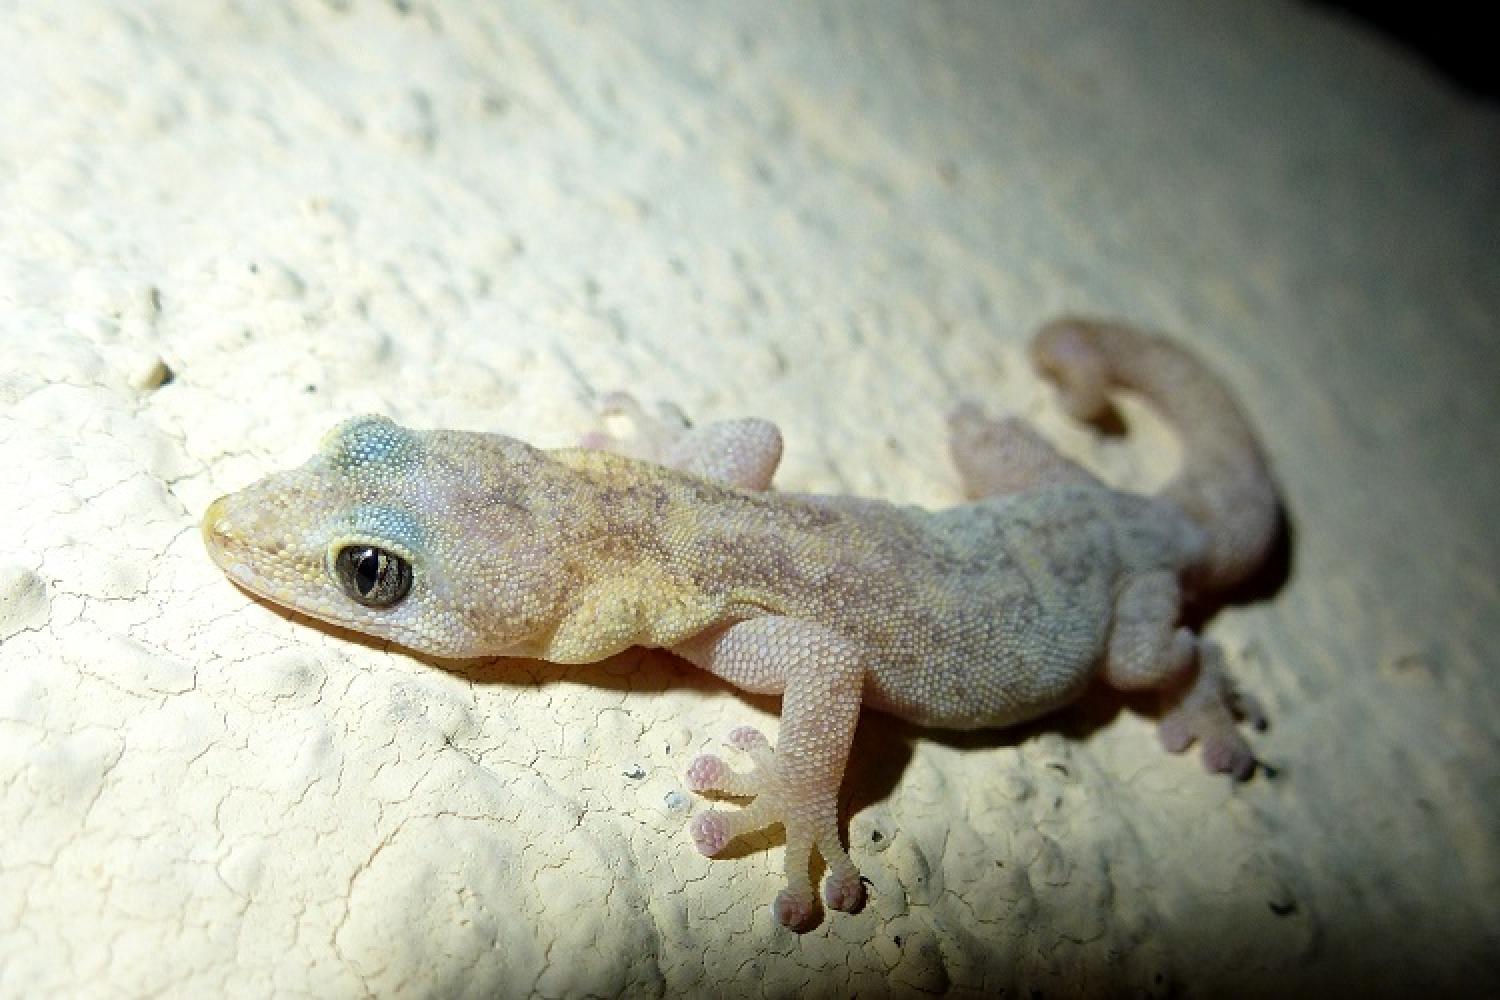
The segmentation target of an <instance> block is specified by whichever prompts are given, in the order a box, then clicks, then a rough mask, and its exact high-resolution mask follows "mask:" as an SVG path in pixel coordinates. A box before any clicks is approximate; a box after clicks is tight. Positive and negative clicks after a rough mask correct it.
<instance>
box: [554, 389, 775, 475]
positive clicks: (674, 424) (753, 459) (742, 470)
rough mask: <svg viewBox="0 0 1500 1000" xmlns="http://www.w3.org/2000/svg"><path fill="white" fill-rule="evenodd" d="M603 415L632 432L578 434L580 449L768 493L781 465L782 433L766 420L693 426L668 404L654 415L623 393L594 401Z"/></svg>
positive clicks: (602, 430)
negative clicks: (623, 421) (616, 419)
mask: <svg viewBox="0 0 1500 1000" xmlns="http://www.w3.org/2000/svg"><path fill="white" fill-rule="evenodd" d="M599 412H600V415H601V416H603V417H625V418H626V419H628V420H629V421H630V423H631V433H630V434H628V435H624V436H616V435H613V434H610V433H609V432H608V431H606V430H604V429H603V428H600V429H598V430H594V431H590V432H589V433H587V434H585V435H583V438H582V440H581V441H579V444H580V445H581V446H582V447H584V448H595V449H598V450H600V451H612V452H614V453H616V454H618V455H627V456H629V457H630V458H640V459H644V460H646V461H648V462H655V463H656V464H657V465H665V466H666V467H667V468H669V469H676V470H677V471H679V472H686V473H687V474H689V475H692V476H699V477H701V478H703V479H711V480H714V481H715V482H720V483H727V484H728V485H730V486H737V487H739V488H740V489H742V490H756V491H760V490H768V489H770V488H771V477H772V476H773V475H775V473H776V466H777V465H778V464H779V463H780V462H781V431H779V430H777V428H776V425H775V424H773V423H771V422H770V421H769V420H761V419H760V418H758V417H742V418H740V419H738V420H717V421H715V422H713V423H710V424H703V425H702V426H699V427H694V426H693V424H692V423H691V422H690V421H689V420H688V418H687V416H686V415H685V414H684V413H683V412H682V410H680V409H679V408H678V407H676V406H675V405H673V404H671V403H661V404H659V405H658V406H657V414H656V415H653V414H651V413H648V412H646V408H645V407H643V406H642V405H641V404H640V403H639V402H637V401H636V399H635V397H634V396H632V395H630V394H629V393H627V392H611V393H609V394H608V395H606V396H605V397H604V398H603V399H602V400H600V403H599Z"/></svg>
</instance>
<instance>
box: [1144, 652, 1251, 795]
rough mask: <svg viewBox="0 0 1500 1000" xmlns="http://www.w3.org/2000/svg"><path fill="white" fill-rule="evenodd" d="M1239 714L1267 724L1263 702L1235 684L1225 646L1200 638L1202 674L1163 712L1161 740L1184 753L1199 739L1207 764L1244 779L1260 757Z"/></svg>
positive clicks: (1199, 748) (1208, 768)
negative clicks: (1242, 731) (1244, 732)
mask: <svg viewBox="0 0 1500 1000" xmlns="http://www.w3.org/2000/svg"><path fill="white" fill-rule="evenodd" d="M1240 720H1244V721H1246V722H1248V723H1250V724H1251V725H1252V726H1254V727H1255V728H1256V729H1264V728H1266V716H1265V712H1264V711H1263V710H1262V708H1261V706H1260V704H1259V703H1258V702H1257V701H1256V700H1255V699H1254V698H1252V697H1250V696H1249V695H1247V694H1243V693H1241V692H1240V691H1238V690H1236V689H1235V686H1234V682H1233V681H1232V680H1230V678H1229V673H1228V671H1226V670H1225V668H1224V654H1223V651H1222V650H1221V649H1220V648H1219V647H1218V646H1217V645H1216V644H1214V643H1211V642H1200V643H1199V647H1198V676H1197V677H1196V678H1195V679H1194V680H1193V683H1192V685H1191V686H1190V687H1189V688H1188V689H1187V690H1186V691H1185V692H1184V693H1183V694H1182V696H1181V697H1180V698H1179V700H1178V701H1177V703H1176V704H1175V705H1174V706H1173V707H1172V708H1171V710H1169V711H1168V712H1167V714H1166V715H1164V716H1162V720H1161V724H1160V727H1159V728H1158V730H1157V732H1158V735H1159V736H1160V737H1161V742H1162V746H1164V747H1166V749H1167V751H1168V752H1170V753H1181V752H1182V751H1184V750H1186V749H1187V748H1188V747H1190V746H1192V745H1193V744H1194V743H1197V744H1198V751H1199V754H1200V755H1201V757H1202V760H1203V766H1204V768H1205V769H1206V770H1209V771H1213V772H1222V773H1227V774H1230V775H1233V776H1234V778H1235V779H1236V780H1238V781H1244V780H1246V779H1248V778H1249V777H1250V776H1251V775H1253V774H1254V773H1255V767H1256V764H1257V761H1256V758H1255V753H1254V751H1252V750H1251V749H1250V744H1249V743H1247V742H1246V741H1245V738H1244V737H1243V736H1242V735H1240V731H1239V726H1238V725H1237V723H1238V722H1239V721H1240Z"/></svg>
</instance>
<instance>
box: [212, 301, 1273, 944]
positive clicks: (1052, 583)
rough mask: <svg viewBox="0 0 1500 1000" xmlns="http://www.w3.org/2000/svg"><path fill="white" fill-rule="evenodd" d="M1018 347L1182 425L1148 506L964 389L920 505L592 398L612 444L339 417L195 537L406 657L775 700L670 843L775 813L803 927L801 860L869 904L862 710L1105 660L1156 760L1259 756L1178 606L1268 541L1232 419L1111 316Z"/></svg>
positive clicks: (1213, 386)
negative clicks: (986, 409)
mask: <svg viewBox="0 0 1500 1000" xmlns="http://www.w3.org/2000/svg"><path fill="white" fill-rule="evenodd" d="M1032 357H1033V360H1034V361H1035V362H1036V364H1037V366H1038V368H1039V369H1040V370H1041V371H1042V372H1043V373H1044V374H1046V375H1047V376H1048V377H1050V378H1052V379H1053V380H1054V381H1055V382H1057V383H1058V385H1059V388H1060V389H1061V391H1062V393H1063V399H1064V401H1065V403H1066V404H1067V405H1068V407H1069V409H1070V411H1071V412H1073V413H1074V414H1075V415H1078V416H1080V417H1082V418H1094V417H1097V416H1099V415H1100V414H1101V413H1102V412H1104V411H1105V410H1106V409H1107V399H1106V393H1107V391H1108V390H1109V389H1110V388H1111V387H1113V386H1124V387H1128V388H1131V389H1133V390H1136V391H1138V392H1140V393H1141V394H1143V395H1144V396H1145V397H1146V398H1148V399H1149V400H1151V401H1152V402H1153V403H1155V404H1156V405H1157V406H1158V407H1159V408H1160V409H1161V410H1162V412H1163V413H1165V414H1166V415H1167V416H1168V418H1169V419H1171V420H1172V421H1174V422H1175V423H1176V424H1177V426H1178V427H1179V429H1180V430H1181V431H1182V434H1183V439H1184V445H1185V448H1184V455H1185V457H1184V462H1183V468H1182V471H1181V473H1180V474H1179V476H1178V477H1177V478H1176V479H1175V480H1174V481H1173V482H1172V483H1171V484H1170V485H1169V486H1168V487H1167V488H1166V489H1165V490H1164V492H1163V495H1162V496H1161V497H1159V498H1153V497H1142V496H1138V495H1134V494H1128V493H1121V492H1116V491H1114V490H1111V489H1109V488H1108V487H1106V486H1104V485H1103V484H1102V483H1100V482H1099V481H1098V480H1097V479H1095V478H1094V477H1093V476H1092V475H1091V474H1089V473H1088V472H1086V471H1085V470H1083V469H1082V468H1081V467H1079V466H1077V465H1075V464H1074V463H1072V462H1070V461H1069V460H1067V459H1066V458H1063V457H1062V456H1061V455H1059V454H1058V453H1057V452H1055V451H1054V450H1053V449H1052V448H1051V446H1050V445H1048V444H1047V443H1046V442H1045V441H1043V440H1042V439H1041V438H1040V437H1038V436H1037V435H1036V434H1035V433H1034V432H1033V431H1032V430H1031V429H1030V428H1029V427H1027V426H1026V425H1024V424H1022V423H1021V422H1019V421H1016V420H999V421H996V420H990V419H987V418H986V417H984V416H983V414H982V413H980V412H979V410H978V409H977V408H975V407H973V406H964V407H961V408H960V409H959V410H958V411H957V412H956V413H955V414H954V415H953V417H952V419H951V428H950V429H951V433H952V450H953V456H954V460H955V464H956V465H957V467H958V469H959V471H960V473H961V475H962V477H963V480H964V482H965V485H966V487H967V489H968V491H969V492H970V494H971V495H974V496H979V497H982V499H979V500H977V501H976V502H974V503H971V504H967V505H964V506H961V507H956V508H953V509H951V510H946V511H940V512H928V511H924V510H920V509H917V508H912V507H897V506H893V505H890V504H887V503H884V502H882V501H878V500H863V499H856V498H851V497H825V496H810V495H796V494H783V493H774V492H769V491H768V490H769V486H770V481H771V476H772V473H773V472H774V471H775V468H776V463H777V461H778V459H779V457H780V452H781V438H780V435H779V433H778V432H777V430H776V428H775V427H774V426H772V425H771V424H769V423H767V422H765V421H761V420H737V421H729V422H725V423H717V424H710V425H707V426H705V427H702V428H697V429H693V428H690V427H688V425H687V422H686V421H685V420H684V419H683V418H682V417H681V415H680V414H679V413H677V412H676V411H675V410H671V409H667V410H666V411H664V415H663V416H662V417H653V416H649V415H647V414H646V413H644V412H642V411H641V410H640V408H639V407H638V406H637V405H636V404H635V403H634V401H633V400H631V399H629V397H625V396H615V397H611V398H610V399H609V400H608V401H607V407H608V409H609V410H610V411H612V412H615V413H622V414H624V415H626V416H630V417H633V418H634V423H635V427H636V431H637V432H636V433H635V434H634V435H632V436H631V437H630V438H629V439H625V440H620V439H616V438H613V437H611V436H609V435H607V434H604V433H602V432H601V433H596V434H593V435H591V436H590V437H589V438H587V439H586V440H585V444H586V445H588V447H581V448H572V449H560V450H556V451H550V452H543V451H539V450H537V449H534V448H531V447H530V446H528V445H525V444H523V443H521V442H519V441H516V440H513V439H511V438H506V437H502V436H499V435H487V434H470V433H460V432H453V431H412V430H406V429H404V428H401V427H398V426H397V425H395V424H393V423H391V422H390V421H388V420H385V419H383V418H379V417H362V418H357V419H355V420H351V421H347V422H345V423H343V424H341V425H339V426H338V427H336V428H335V429H334V430H333V431H332V432H330V433H329V434H328V436H327V437H326V438H325V439H324V441H323V444H322V446H321V448H320V450H319V453H318V454H317V455H316V456H315V457H314V458H312V459H311V460H310V461H309V462H308V463H307V464H305V465H304V466H302V467H301V468H298V469H294V470H291V471H288V472H284V473H281V474H278V475H274V476H271V477H269V478H267V479H265V480H262V481H261V482H259V483H257V484H255V485H253V486H251V487H249V488H248V489H245V490H243V491H241V492H239V493H235V494H231V495H229V496H226V497H223V498H222V499H220V500H218V501H216V502H215V503H214V504H213V505H212V506H211V507H210V508H209V510H208V512H207V514H206V515H205V516H204V521H203V534H204V539H205V541H206V543H207V545H208V549H209V551H210V553H211V554H212V555H213V558H214V560H215V561H216V562H217V563H218V564H219V565H220V566H221V567H222V568H223V569H224V571H225V572H226V573H227V574H228V575H229V576H230V577H231V579H233V580H234V581H235V582H237V583H239V584H240V585H242V586H244V587H245V588H246V589H248V590H250V591H252V592H254V593H256V594H259V595H261V596H264V597H266V598H269V599H270V600H272V601H275V602H277V603H279V604H282V605H285V606H287V607H290V608H293V609H296V610H297V611H300V612H303V613H305V614H308V615H312V616H314V617H317V618H321V619H324V620H327V621H330V622H334V623H336V624H339V625H343V626H346V627H350V628H354V629H358V630H360V631H363V632H367V633H370V634H372V635H376V636H381V637H384V638H388V639H391V640H394V641H395V642H397V643H400V644H402V645H405V646H407V647H410V648H412V649H416V650H420V651H423V652H427V653H432V654H437V655H441V656H450V657H470V656H493V655H507V656H530V657H538V658H542V659H547V660H553V661H556V662H563V663H577V662H592V661H595V660H600V659H603V658H605V657H607V656H610V655H612V654H614V653H616V652H618V651H620V650H621V649H624V648H626V647H628V646H632V645H640V646H651V647H660V648H665V649H669V650H671V651H673V652H675V653H677V654H679V655H681V656H683V657H684V658H686V659H687V660H689V661H690V662H692V663H694V664H696V665H697V666H699V667H702V668H703V669H705V670H708V671H710V672H712V673H714V674H716V675H718V676H719V677H722V678H724V679H725V680H727V681H729V682H730V683H731V684H734V685H736V686H738V687H740V688H743V689H745V690H747V691H753V692H759V693H764V694H779V695H781V698H782V710H781V728H780V734H779V739H778V746H777V748H776V749H774V750H773V749H772V748H771V746H770V744H769V743H768V741H767V740H766V738H765V737H764V736H762V735H761V734H760V733H758V732H756V731H754V730H751V729H739V730H736V731H735V732H734V733H733V734H731V737H730V743H731V745H732V746H734V747H736V748H738V749H739V750H742V751H744V752H745V753H746V754H747V755H748V757H749V758H750V761H751V763H752V765H753V766H752V769H751V770H750V771H748V772H744V773H741V772H737V771H733V770H731V769H730V768H729V767H728V766H727V765H725V763H724V762H723V761H721V760H720V759H719V758H717V757H713V756H702V757H699V758H697V759H696V760H694V761H693V762H692V764H691V766H690V767H689V769H688V782H689V784H690V786H691V787H692V788H693V789H695V790H697V791H711V792H717V793H721V794H727V795H731V796H742V797H748V798H750V800H751V801H750V803H749V805H748V806H747V807H745V808H743V809H740V810H738V811H733V812H721V811H717V810H709V811H706V812H703V813H701V814H700V815H699V816H698V817H697V818H696V819H695V820H694V822H693V824H692V835H693V839H694V841H695V842H696V844H697V846H698V848H699V850H701V851H702V852H703V853H705V854H709V855H712V854H716V853H718V852H719V851H720V850H721V849H722V848H723V847H724V846H725V845H726V844H727V843H728V842H729V841H731V840H733V839H734V838H735V837H737V836H739V835H740V834H742V833H746V832H749V831H752V830H755V829H759V828H761V827H764V826H768V825H772V824H777V823H779V824H781V825H782V826H783V827H784V828H785V832H786V888H785V889H783V890H782V891H781V893H780V894H779V895H778V896H777V898H776V901H775V904H774V906H773V911H774V913H775V916H776V919H777V920H779V921H780V922H781V923H783V924H785V925H786V926H788V927H791V928H794V929H798V930H801V929H805V928H806V927H807V926H808V925H809V924H810V923H811V922H812V921H813V919H814V916H815V909H816V907H815V894H814V892H813V886H812V883H811V880H810V877H809V869H810V865H811V861H812V858H811V853H812V851H813V850H817V852H818V853H819V854H820V855H821V856H822V858H823V860H824V861H825V863H826V864H827V866H828V877H827V880H826V882H825V884H824V900H825V902H826V903H827V905H828V906H830V907H832V908H835V909H841V910H852V909H854V908H856V907H857V906H858V905H859V904H860V902H861V901H862V899H863V895H864V887H863V883H862V881H861V879H860V875H859V872H858V870H857V869H856V868H855V867H854V864H853V863H852V862H851V861H850V859H849V857H848V855H847V854H846V853H845V852H844V849H843V847H842V846H841V845H840V840H839V833H838V817H837V803H838V795H839V786H840V783H841V781H842V778H843V773H844V767H845V764H846V763H847V761H848V757H849V748H850V744H851V741H852V738H853V735H854V728H855V723H856V721H857V719H858V715H859V708H860V704H861V702H863V703H864V704H867V705H871V706H872V707H875V708H879V709H882V710H884V711H887V712H891V713H894V714H896V715H898V716H901V717H902V718H905V719H910V720H913V721H915V722H918V723H921V724H924V725H930V726H936V727H945V728H958V729H973V728H982V727H993V726H1004V725H1008V724H1011V723H1015V722H1019V721H1022V720H1025V719H1030V718H1033V717H1035V716H1038V715H1041V714H1043V713H1046V712H1049V711H1051V710H1053V709H1055V708H1057V707H1059V706H1061V705H1064V704H1066V703H1068V702H1069V701H1071V700H1073V699H1074V698H1076V697H1077V696H1078V695H1079V694H1080V693H1081V692H1082V691H1083V689H1084V688H1085V687H1086V686H1087V685H1088V684H1089V682H1090V681H1091V679H1092V678H1094V677H1095V676H1101V677H1102V678H1103V679H1104V680H1105V681H1106V682H1107V683H1109V684H1110V685H1112V686H1114V687H1117V688H1121V689H1126V690H1142V689H1159V690H1162V691H1165V692H1169V693H1170V697H1171V698H1172V707H1171V708H1170V710H1169V711H1167V713H1166V714H1165V716H1164V717H1163V720H1162V725H1161V732H1162V739H1163V742H1164V743H1165V744H1166V745H1167V747H1168V749H1171V750H1174V751H1176V750H1181V749H1183V748H1185V747H1186V746H1188V745H1189V744H1191V743H1193V742H1197V743H1198V744H1199V745H1200V747H1201V748H1202V752H1203V759H1204V762H1205V764H1206V765H1207V766H1208V767H1209V768H1210V769H1212V770H1218V771H1228V772H1231V773H1233V774H1235V775H1237V776H1239V777H1246V776H1248V775H1249V774H1250V773H1251V771H1253V769H1254V764H1255V758H1254V757H1253V756H1252V754H1251V752H1250V750H1249V747H1248V746H1247V745H1246V743H1245V742H1244V740H1243V739H1242V738H1241V736H1240V734H1239V732H1238V730H1237V728H1236V719H1237V717H1242V716H1246V715H1250V716H1256V715H1257V714H1258V713H1257V712H1256V710H1255V709H1254V708H1253V706H1252V705H1250V704H1249V703H1248V702H1246V701H1244V700H1243V699H1240V698H1238V697H1237V696H1236V694H1235V692H1234V689H1233V686H1232V685H1231V684H1230V683H1229V680H1228V677H1227V675H1225V673H1224V671H1223V667H1222V657H1221V656H1219V655H1218V652H1217V650H1216V649H1215V648H1214V647H1213V646H1212V645H1210V644H1208V643H1206V642H1203V641H1202V640H1200V639H1198V637H1197V636H1195V635H1194V634H1193V633H1192V632H1191V631H1189V630H1188V629H1187V628H1185V627H1182V626H1181V625H1180V624H1179V620H1178V619H1179V616H1180V611H1181V603H1182V599H1183V594H1184V588H1185V587H1186V588H1191V589H1192V592H1193V596H1195V597H1197V598H1201V597H1202V596H1204V595H1208V594H1211V593H1212V592H1214V591H1217V590H1221V589H1222V588H1225V587H1228V586H1231V585H1233V584H1234V583H1236V582H1238V581H1240V580H1241V579H1243V578H1244V577H1245V576H1246V575H1247V574H1248V573H1250V572H1252V571H1253V570H1254V569H1255V568H1256V567H1257V566H1258V565H1259V564H1260V563H1261V561H1262V560H1263V558H1264V556H1265V554H1266V552H1267V550H1268V548H1269V546H1270V545H1271V543H1272V541H1273V540H1274V535H1275V532H1276V530H1277V525H1278V509H1277V499H1276V491H1275V488H1274V485H1273V482H1272V480H1271V477H1270V475H1269V473H1268V471H1267V468H1266V464H1265V461H1264V459H1263V457H1262V455H1261V452H1260V450H1259V447H1258V446H1257V444H1256V442H1255V440H1254V437H1253V435H1252V433H1251V431H1250V429H1249V427H1248V425H1247V423H1246V421H1245V419H1244V417H1243V416H1242V414H1241V412H1240V409H1239V407H1238V406H1237V405H1236V404H1235V402H1234V400H1233V399H1232V397H1231V396H1230V394H1229V393H1228V391H1227V390H1226V389H1225V388H1224V386H1223V385H1222V384H1221V383H1220V382H1219V381H1218V380H1217V379H1215V378H1214V377H1213V376H1212V375H1211V374H1210V373H1209V372H1208V371H1207V370H1206V369H1205V368H1204V367H1203V366H1202V365H1201V364H1200V363H1198V362H1197V361H1196V360H1195V359H1194V358H1192V356H1191V355H1189V354H1187V353H1186V352H1185V351H1183V350H1182V349H1181V348H1180V347H1177V346H1174V345H1173V344H1171V343H1170V342H1168V341H1166V340H1163V339H1160V338H1155V337H1148V336H1146V335H1144V334H1140V333H1137V332H1135V331H1133V330H1130V329H1128V328H1124V327H1119V326H1114V325H1109V324H1101V323H1092V322H1087V321H1081V320H1063V321H1059V322H1057V323H1054V324H1051V325H1049V326H1048V327H1046V328H1044V329H1043V330H1042V332H1041V333H1040V334H1039V335H1038V336H1037V338H1036V340H1035V341H1034V342H1033V344H1032ZM1189 515H1191V516H1189ZM348 545H373V546H377V547H380V548H382V549H384V550H386V551H388V552H391V553H394V554H396V555H397V556H400V557H401V558H403V559H405V560H407V561H408V562H409V563H410V565H411V567H412V584H411V590H410V593H409V594H407V595H406V596H405V598H404V599H402V600H400V601H399V602H398V603H396V604H395V605H394V606H392V607H389V608H370V607H364V606H361V605H360V604H359V603H356V602H355V601H354V600H353V599H351V597H349V596H348V595H346V593H345V590H344V587H343V586H342V585H341V584H340V582H339V581H338V579H337V578H336V577H337V574H336V572H335V570H334V568H333V566H334V557H335V556H336V555H337V553H338V552H339V551H340V550H341V549H343V548H344V547H345V546H348ZM1257 721H1258V720H1257Z"/></svg>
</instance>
